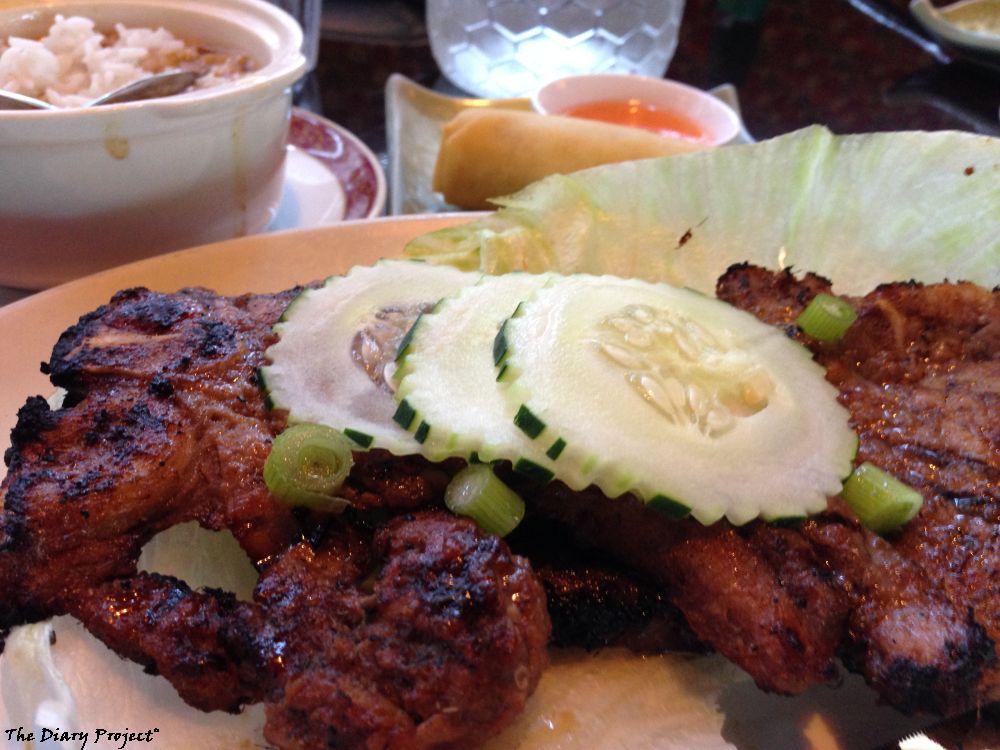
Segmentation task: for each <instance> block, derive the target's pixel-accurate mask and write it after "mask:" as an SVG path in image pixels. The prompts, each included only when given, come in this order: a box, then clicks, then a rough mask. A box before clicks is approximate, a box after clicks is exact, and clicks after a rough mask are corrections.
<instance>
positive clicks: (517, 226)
mask: <svg viewBox="0 0 1000 750" xmlns="http://www.w3.org/2000/svg"><path fill="white" fill-rule="evenodd" d="M496 203H497V204H498V205H500V209H499V210H498V211H496V212H494V213H492V214H489V215H487V216H485V217H482V218H479V219H476V220H474V221H471V222H469V223H467V224H462V225H458V226H452V227H448V228H447V229H444V230H440V231H438V232H431V233H429V234H427V235H424V236H422V237H417V238H415V239H414V240H412V241H411V242H410V243H409V244H408V245H407V247H406V250H405V254H406V255H408V256H411V257H420V258H423V259H425V260H428V261H431V262H446V263H452V264H461V265H462V267H465V268H470V267H476V266H477V265H478V267H480V268H481V269H482V270H485V271H487V272H490V273H503V272H506V271H511V270H526V271H531V272H542V271H548V270H554V271H559V272H562V273H573V272H586V273H594V274H600V273H610V274H615V275H618V276H626V277H637V278H643V279H649V280H657V281H666V282H668V283H671V284H675V285H678V286H688V287H691V288H693V289H697V290H699V291H703V292H706V293H712V292H713V291H714V288H715V281H716V279H717V278H718V276H719V275H720V274H722V273H723V272H724V271H725V270H726V268H728V267H729V266H730V265H731V264H733V263H737V262H742V261H749V262H752V263H756V264H759V265H762V266H765V267H768V268H786V267H794V268H796V269H799V270H802V271H805V270H809V271H814V272H816V273H820V274H822V275H824V276H826V277H827V278H829V279H831V280H832V281H833V282H834V285H835V287H836V288H837V290H838V291H840V292H841V293H848V294H859V293H864V292H866V291H869V290H870V289H871V288H872V286H874V285H875V284H877V283H879V282H883V281H892V280H909V279H915V280H918V281H924V282H932V281H940V280H944V279H950V280H953V281H957V280H968V281H974V282H977V283H979V284H982V285H984V286H987V287H993V286H997V285H998V284H1000V139H997V138H990V137H987V136H981V135H974V134H971V133H961V132H956V131H943V132H934V133H930V132H903V133H873V134H866V135H848V136H836V135H833V134H832V133H830V131H828V130H827V129H825V128H822V127H819V126H814V127H809V128H805V129H803V130H799V131H795V132H793V133H790V134H788V135H783V136H779V137H777V138H773V139H770V140H767V141H762V142H760V143H756V144H749V145H741V146H728V147H725V148H720V149H716V150H714V151H705V152H699V153H694V154H686V155H681V156H671V157H664V158H660V159H649V160H643V161H635V162H625V163H621V164H613V165H608V166H602V167H595V168H593V169H588V170H584V171H581V172H576V173H574V174H572V175H554V176H552V177H548V178H546V179H544V180H541V181H539V182H537V183H534V184H533V185H530V186H529V187H527V188H525V189H524V190H522V191H521V192H519V193H517V194H515V195H511V196H507V197H503V198H498V199H497V200H496Z"/></svg>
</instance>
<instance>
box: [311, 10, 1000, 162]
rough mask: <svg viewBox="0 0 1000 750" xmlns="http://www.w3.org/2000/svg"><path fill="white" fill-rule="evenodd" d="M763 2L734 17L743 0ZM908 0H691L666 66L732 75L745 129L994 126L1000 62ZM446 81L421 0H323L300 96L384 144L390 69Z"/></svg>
mask: <svg viewBox="0 0 1000 750" xmlns="http://www.w3.org/2000/svg"><path fill="white" fill-rule="evenodd" d="M741 3H742V5H743V7H746V6H747V5H749V6H753V5H757V6H763V11H762V13H760V14H759V17H758V18H748V19H744V18H740V17H739V16H738V15H736V14H734V13H733V12H732V10H733V9H738V8H739V7H740V6H741ZM906 4H907V3H906V0H770V2H766V1H765V0H687V4H686V8H685V12H684V20H683V23H682V26H681V31H680V38H679V42H678V48H677V53H676V55H675V56H674V59H673V61H672V62H671V64H670V68H669V69H668V71H667V75H668V77H670V78H674V79H676V80H679V81H683V82H685V83H689V84H692V85H695V86H698V87H700V88H710V87H712V86H715V85H717V84H720V83H733V84H735V85H736V86H737V89H738V91H739V96H740V102H741V105H742V109H743V116H744V120H745V122H746V125H747V129H748V131H749V132H750V133H751V134H752V135H753V136H754V137H756V138H758V139H760V138H767V137H770V136H774V135H778V134H781V133H784V132H788V131H790V130H794V129H796V128H800V127H803V126H806V125H810V124H814V123H821V124H824V125H826V126H828V127H829V128H830V129H831V130H833V131H834V132H836V133H858V132H872V131H880V130H914V129H923V130H939V129H960V130H969V131H973V132H979V133H986V134H991V135H1000V119H998V110H1000V69H991V68H988V67H984V66H980V65H976V64H971V63H968V62H965V61H964V60H963V59H962V58H961V57H960V56H959V55H958V54H956V53H955V51H954V50H948V49H942V48H940V47H938V46H937V45H936V44H935V43H934V41H933V40H931V39H929V38H928V37H927V36H926V34H925V32H923V31H922V30H920V29H919V27H918V26H917V25H916V23H915V22H913V21H911V20H910V17H909V13H908V11H907V8H906ZM394 72H399V73H403V74H405V75H407V76H409V77H410V78H412V79H414V80H416V81H418V82H420V83H422V84H424V85H426V86H430V87H438V88H444V89H447V87H448V84H447V82H446V81H443V80H442V78H441V74H440V72H439V70H438V67H437V65H436V64H435V62H434V59H433V57H432V55H431V52H430V48H429V46H428V42H427V34H426V30H425V28H424V19H423V3H422V2H420V1H419V0H326V2H325V5H324V19H323V35H322V43H321V51H320V59H319V63H318V66H317V69H316V71H315V73H314V75H313V76H312V79H311V80H310V81H308V85H307V87H306V89H305V90H304V91H303V92H302V94H301V96H300V104H302V105H304V106H307V107H309V108H312V109H314V110H316V111H318V112H320V113H322V114H324V115H325V116H327V117H329V118H330V119H332V120H335V121H336V122H338V123H340V124H341V125H343V126H345V127H347V128H349V129H350V130H352V131H353V132H355V133H356V134H357V135H358V136H360V137H361V138H362V139H363V140H364V141H365V142H366V143H367V144H368V145H369V146H370V147H371V148H372V149H373V150H374V151H375V152H376V153H379V154H382V155H384V153H385V109H384V101H383V91H384V86H385V82H386V79H387V78H388V76H389V75H390V74H391V73H394Z"/></svg>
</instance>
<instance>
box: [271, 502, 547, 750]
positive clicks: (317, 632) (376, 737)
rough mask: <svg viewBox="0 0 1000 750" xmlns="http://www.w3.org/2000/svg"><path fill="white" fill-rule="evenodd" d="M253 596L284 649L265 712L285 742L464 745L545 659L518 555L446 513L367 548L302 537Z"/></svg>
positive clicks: (503, 711)
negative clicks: (274, 696)
mask: <svg viewBox="0 0 1000 750" xmlns="http://www.w3.org/2000/svg"><path fill="white" fill-rule="evenodd" d="M369 555H370V556H372V558H373V561H374V562H375V563H376V564H377V566H378V571H379V572H378V574H377V576H376V577H375V579H374V583H373V584H372V586H371V589H370V591H366V588H367V586H366V585H365V578H366V576H367V574H368V570H369V568H370V567H371V562H370V561H368V560H367V559H366V558H367V557H368V556H369ZM257 598H258V600H259V601H261V603H262V606H263V607H264V609H265V610H266V611H268V612H269V614H270V617H269V621H270V622H272V623H273V624H274V627H275V628H276V637H277V638H279V639H281V640H282V641H285V642H287V644H288V646H287V648H286V649H285V653H284V656H283V658H284V661H285V664H286V669H287V672H288V674H289V678H288V681H287V683H286V685H285V688H284V692H283V696H282V698H281V699H280V700H279V701H275V702H273V703H271V704H269V706H268V709H267V713H268V725H267V732H266V735H267V737H268V739H269V740H270V741H271V742H274V743H275V744H277V745H278V746H280V747H283V748H285V747H287V748H303V749H305V748H315V747H326V746H330V747H341V746H343V747H360V746H364V747H390V748H425V747H442V748H445V747H469V746H472V745H475V744H477V743H478V742H481V741H482V740H484V739H486V738H487V737H489V736H490V735H492V734H494V733H495V732H496V731H498V729H500V728H501V727H503V726H504V725H506V724H507V723H508V722H509V721H510V720H511V719H513V717H514V716H515V715H517V713H519V712H520V711H521V710H522V709H523V707H524V703H525V701H526V699H527V697H528V695H530V694H531V692H532V691H533V690H534V689H535V686H536V685H537V683H538V679H539V678H540V676H541V673H542V669H543V668H544V666H545V664H546V661H547V657H546V651H545V647H546V643H547V640H548V635H549V627H548V617H547V614H546V612H545V595H544V592H543V591H542V589H541V586H540V585H539V583H538V581H537V580H536V579H535V577H534V576H533V575H532V573H531V571H530V569H529V568H528V566H527V564H526V562H525V561H524V560H523V559H521V558H517V557H515V556H512V555H511V554H510V552H509V551H508V550H507V547H506V545H505V544H504V543H503V542H502V541H501V540H499V539H497V538H496V537H493V536H490V535H487V534H484V533H483V532H481V531H479V530H478V528H477V527H476V526H475V525H474V524H473V523H472V522H471V521H468V520H464V519H458V518H455V517H453V516H451V515H450V514H446V513H441V512H429V513H421V514H417V515H416V516H414V517H404V518H400V519H397V520H395V521H393V522H391V523H389V524H388V525H387V526H385V527H383V528H381V529H379V530H378V531H377V532H376V533H375V535H374V538H373V540H372V542H371V545H370V550H369V549H365V548H364V546H363V545H362V544H361V543H360V542H359V541H358V540H357V539H352V538H350V537H342V538H339V539H337V540H335V542H334V543H333V544H328V545H327V546H325V547H321V548H320V549H318V550H312V549H311V548H309V547H308V546H306V545H299V546H298V547H296V548H293V549H292V550H291V551H290V553H288V554H286V555H284V556H282V558H281V559H280V560H279V561H278V562H277V563H276V564H275V565H274V566H273V567H272V568H270V569H269V570H268V571H267V572H266V573H265V574H264V576H263V577H262V579H261V582H260V585H259V586H258V593H257ZM303 719H305V720H304V721H303ZM334 740H335V741H334Z"/></svg>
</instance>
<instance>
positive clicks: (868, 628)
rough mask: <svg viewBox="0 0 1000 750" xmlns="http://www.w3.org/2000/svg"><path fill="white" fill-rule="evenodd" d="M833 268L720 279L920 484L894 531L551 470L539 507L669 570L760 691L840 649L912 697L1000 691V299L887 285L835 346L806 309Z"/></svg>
mask: <svg viewBox="0 0 1000 750" xmlns="http://www.w3.org/2000/svg"><path fill="white" fill-rule="evenodd" d="M829 291H830V284H829V282H827V281H826V280H824V279H822V278H820V277H818V276H816V275H813V274H807V275H806V276H804V277H803V278H802V279H797V278H796V277H795V276H793V275H792V273H790V272H788V271H786V272H781V273H772V272H770V271H766V270H764V269H760V268H756V267H752V266H748V265H738V266H734V267H733V268H731V269H730V270H729V271H728V272H727V273H726V274H725V275H724V276H723V277H722V278H721V279H720V281H719V284H718V288H717V293H718V296H719V297H720V298H721V299H724V300H726V301H728V302H730V303H732V304H734V305H736V306H737V307H741V308H743V309H745V310H747V311H749V312H751V313H753V314H755V315H756V316H757V317H758V318H760V319H762V320H764V321H765V322H768V323H771V324H773V325H777V326H781V327H784V328H785V330H786V331H787V332H788V333H789V335H791V336H794V337H796V338H798V339H799V340H800V341H801V342H802V343H804V344H805V345H807V346H809V347H810V348H811V349H812V350H813V352H814V355H815V357H816V359H817V361H818V362H820V364H822V365H823V366H824V367H825V368H826V369H827V372H828V378H829V379H830V381H831V382H833V383H834V384H835V385H836V386H837V387H838V389H839V390H840V393H841V395H840V399H841V401H842V402H843V403H844V405H845V406H846V407H847V408H848V409H849V410H850V412H851V414H852V421H853V425H854V426H855V427H856V429H857V430H858V434H859V437H860V450H859V455H858V461H859V462H861V461H871V462H873V463H875V464H876V465H878V466H881V467H882V468H885V469H887V470H888V471H890V472H891V473H893V474H894V475H895V476H897V477H899V478H901V479H902V480H903V481H905V482H907V483H908V484H909V485H911V486H913V487H915V488H916V489H918V490H919V491H921V492H922V494H923V495H924V498H925V503H924V507H923V509H922V510H921V512H920V514H919V515H918V517H917V518H916V519H914V520H913V521H912V522H911V523H909V524H908V525H907V526H906V527H905V528H904V529H903V530H901V531H900V532H897V533H895V534H893V535H890V536H889V537H887V538H885V539H883V538H881V537H878V536H876V535H874V534H872V533H870V532H869V531H867V530H866V529H864V528H863V527H861V525H860V524H859V523H858V522H857V520H856V519H855V518H854V517H853V515H852V514H851V512H850V511H849V510H848V509H847V508H846V507H844V506H842V505H841V504H840V503H839V501H837V500H832V501H831V506H830V509H829V511H828V512H827V513H826V514H824V515H821V516H819V517H816V518H813V519H810V520H809V521H807V522H806V523H804V524H802V525H801V526H800V527H798V528H780V527H775V526H769V525H766V524H762V523H752V524H748V525H747V526H745V527H741V528H734V527H732V526H730V525H729V524H727V523H719V524H716V525H714V526H712V527H709V528H704V527H701V526H699V525H697V524H695V523H694V522H690V521H684V522H681V523H672V522H669V521H667V520H665V519H662V518H659V517H657V516H656V514H655V513H652V512H650V511H648V510H647V509H645V508H643V507H641V506H640V505H639V504H638V503H636V502H634V501H630V500H621V501H616V502H614V503H609V502H607V501H606V499H604V498H603V497H602V496H600V495H599V494H597V493H589V492H588V493H582V494H576V493H570V492H568V491H566V490H565V489H564V488H560V487H559V486H557V485H554V486H553V487H551V488H549V489H548V490H546V491H545V492H543V493H540V494H539V495H537V496H536V497H535V498H533V503H534V505H535V507H536V508H537V509H538V510H540V511H542V512H543V513H545V514H547V515H549V516H550V517H553V518H558V519H560V520H561V521H563V522H566V523H567V525H568V526H569V527H570V528H572V529H573V530H574V533H575V534H576V536H577V538H578V540H579V541H581V542H583V543H585V544H589V545H591V546H593V547H595V548H597V549H599V550H602V551H604V552H606V553H609V554H612V555H614V556H615V557H617V559H619V560H621V561H623V562H625V563H626V564H627V565H629V566H631V567H633V568H635V569H637V570H640V571H642V572H643V573H644V574H645V575H647V576H650V577H652V578H654V579H655V580H658V581H660V582H661V584H662V585H663V586H664V587H665V590H666V591H667V592H668V594H669V596H670V597H671V599H672V600H673V602H674V603H675V604H676V605H677V606H678V607H679V608H680V610H681V612H682V613H683V615H684V617H685V618H686V620H687V621H688V623H689V624H690V626H691V628H692V630H693V631H694V633H695V635H696V636H697V637H698V638H699V639H701V640H702V641H704V642H705V643H706V644H707V645H708V646H710V647H712V648H714V649H716V650H718V651H720V652H722V653H723V654H725V655H726V656H727V657H729V658H730V659H732V660H733V661H734V662H735V663H737V664H739V665H740V666H741V667H743V668H744V669H745V670H746V671H747V672H749V673H750V674H751V675H752V676H753V677H754V679H755V680H756V682H757V684H758V685H759V686H761V687H762V688H764V689H767V690H772V691H776V692H780V693H797V692H800V691H801V690H803V689H805V688H806V687H807V686H809V685H810V684H812V683H814V682H817V681H824V680H828V679H830V678H831V677H832V676H833V675H834V674H835V659H836V657H840V658H841V659H842V660H843V661H844V662H845V663H846V665H847V666H848V667H849V668H850V669H852V670H855V671H858V672H860V673H862V674H863V675H864V676H865V678H866V680H867V681H868V682H869V684H871V685H873V686H874V687H875V689H876V690H877V691H878V692H879V693H880V694H881V695H882V697H883V698H884V699H885V700H887V701H888V702H890V703H892V704H893V705H895V706H897V707H899V708H901V709H903V710H905V711H930V712H936V713H941V714H956V713H959V712H962V711H964V710H967V709H970V708H974V707H976V706H979V705H983V704H986V703H990V702H993V701H997V700H1000V663H998V650H1000V646H998V644H1000V515H998V514H1000V497H998V493H1000V419H998V415H1000V298H998V293H997V291H993V292H990V291H987V290H984V289H981V288H979V287H976V286H974V285H972V284H937V285H928V286H922V285H919V284H914V283H902V284H888V285H884V286H881V287H879V288H878V289H876V290H875V291H874V292H872V293H871V294H869V295H867V296H866V297H864V298H863V299H859V300H855V304H856V307H857V309H858V311H859V318H858V321H857V322H856V323H855V324H854V326H852V328H851V330H850V331H849V332H848V333H847V335H846V336H845V337H844V338H843V339H842V340H841V341H840V342H837V343H836V344H821V343H819V342H816V341H813V340H811V339H809V338H808V337H807V336H805V335H804V334H802V333H801V332H800V331H799V330H798V329H797V327H796V326H795V324H794V321H795V318H796V317H797V316H798V314H799V313H800V312H801V311H802V310H803V309H804V308H805V306H806V305H807V304H808V303H809V301H810V300H811V299H812V297H813V296H815V295H816V294H817V293H819V292H829Z"/></svg>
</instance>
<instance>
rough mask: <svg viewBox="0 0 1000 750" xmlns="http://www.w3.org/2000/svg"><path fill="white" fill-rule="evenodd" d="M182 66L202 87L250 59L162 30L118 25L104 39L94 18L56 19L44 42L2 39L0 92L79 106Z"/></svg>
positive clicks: (10, 38)
mask: <svg viewBox="0 0 1000 750" xmlns="http://www.w3.org/2000/svg"><path fill="white" fill-rule="evenodd" d="M206 58H211V59H210V60H207V59H206ZM181 62H186V63H189V64H191V63H194V64H196V65H197V67H198V69H199V70H200V72H203V73H205V75H203V76H202V77H201V78H200V79H199V81H198V85H199V86H200V87H203V86H207V85H213V84H215V83H218V82H219V80H220V79H222V78H229V77H232V75H233V74H234V73H236V72H238V71H239V70H240V69H242V68H244V67H245V62H246V61H245V58H244V59H240V58H232V57H226V56H222V55H217V54H215V55H206V54H205V53H204V52H203V51H202V50H199V49H198V48H196V47H194V46H190V45H187V44H186V43H185V42H184V41H182V40H180V39H178V38H177V37H175V36H174V35H173V34H171V33H170V32H169V31H167V30H165V29H163V28H158V29H148V28H127V27H125V26H124V25H122V24H116V25H115V30H114V33H113V34H108V35H105V34H102V33H100V32H99V31H97V30H96V29H95V26H94V22H93V21H92V20H91V19H89V18H84V17H81V16H70V17H65V16H62V15H57V16H56V18H55V21H54V22H53V24H52V26H51V27H50V28H49V30H48V33H47V34H46V35H45V36H44V37H42V38H41V39H24V38H20V37H14V36H11V37H9V38H7V39H3V38H0V88H2V89H7V90H8V91H13V92H15V93H18V94H25V95H27V96H33V97H35V98H37V99H42V100H44V101H47V102H49V103H50V104H54V105H56V106H57V107H77V106H81V105H83V104H86V103H87V102H89V101H90V100H92V99H94V98H96V97H98V96H101V95H102V94H106V93H108V92H109V91H112V90H114V89H116V88H118V87H120V86H124V85H125V84H127V83H131V82H132V81H135V80H137V79H139V78H143V77H145V76H148V75H150V74H152V73H158V72H161V71H163V70H168V69H171V68H176V67H180V63H181Z"/></svg>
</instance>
